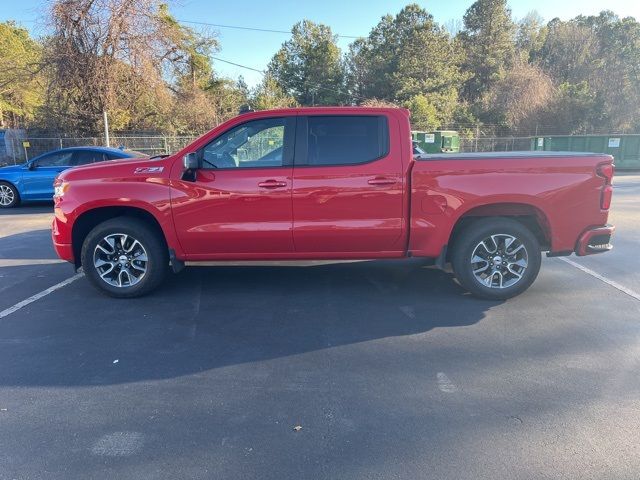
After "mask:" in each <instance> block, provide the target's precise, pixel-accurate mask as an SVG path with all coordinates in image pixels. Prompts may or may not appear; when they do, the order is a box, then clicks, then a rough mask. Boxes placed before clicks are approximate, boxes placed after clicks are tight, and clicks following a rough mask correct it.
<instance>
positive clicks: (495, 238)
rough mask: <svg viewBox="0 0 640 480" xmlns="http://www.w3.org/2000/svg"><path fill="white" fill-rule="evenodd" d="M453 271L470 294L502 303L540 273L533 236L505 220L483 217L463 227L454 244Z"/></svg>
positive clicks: (526, 285)
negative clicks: (501, 301)
mask: <svg viewBox="0 0 640 480" xmlns="http://www.w3.org/2000/svg"><path fill="white" fill-rule="evenodd" d="M451 261H452V265H453V271H454V273H455V275H456V278H457V279H458V281H459V282H460V284H461V285H462V286H463V287H464V288H466V289H467V290H468V291H470V292H471V293H473V294H474V295H476V296H478V297H482V298H487V299H491V300H506V299H507V298H511V297H515V296H516V295H519V294H521V293H522V292H524V291H525V290H526V289H527V288H529V286H531V284H532V283H533V282H534V280H535V279H536V277H537V276H538V272H539V271H540V263H541V252H540V244H539V243H538V240H537V238H536V236H535V235H534V234H533V233H532V232H531V231H530V230H529V229H528V228H527V227H525V226H524V225H523V224H521V223H520V222H518V221H516V220H512V219H509V218H486V219H481V220H477V221H475V222H473V223H472V224H471V225H469V226H468V227H466V228H465V229H464V230H463V231H462V232H460V234H459V235H458V237H457V239H456V240H455V242H454V245H453V250H452V257H451Z"/></svg>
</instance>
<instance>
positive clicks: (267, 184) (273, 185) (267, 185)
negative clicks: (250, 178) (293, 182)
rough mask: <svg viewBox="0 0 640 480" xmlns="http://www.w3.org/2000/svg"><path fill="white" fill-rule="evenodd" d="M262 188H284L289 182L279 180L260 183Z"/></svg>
mask: <svg viewBox="0 0 640 480" xmlns="http://www.w3.org/2000/svg"><path fill="white" fill-rule="evenodd" d="M258 186H259V187H260V188H282V187H286V186H287V182H280V181H278V180H265V181H264V182H260V183H258Z"/></svg>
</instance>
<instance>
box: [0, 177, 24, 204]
mask: <svg viewBox="0 0 640 480" xmlns="http://www.w3.org/2000/svg"><path fill="white" fill-rule="evenodd" d="M0 185H5V186H7V187H9V188H10V189H11V191H12V192H13V202H11V203H10V204H9V205H0V208H14V207H17V206H18V205H20V194H19V193H18V189H17V188H16V187H15V186H14V185H12V184H10V183H9V182H4V181H0Z"/></svg>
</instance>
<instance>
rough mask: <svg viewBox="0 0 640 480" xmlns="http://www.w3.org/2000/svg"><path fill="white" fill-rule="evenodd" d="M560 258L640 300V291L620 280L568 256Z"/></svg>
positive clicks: (559, 258)
mask: <svg viewBox="0 0 640 480" xmlns="http://www.w3.org/2000/svg"><path fill="white" fill-rule="evenodd" d="M558 260H562V261H563V262H566V263H568V264H569V265H571V266H573V267H575V268H577V269H578V270H582V271H583V272H584V273H586V274H588V275H591V276H592V277H594V278H597V279H598V280H600V281H602V282H604V283H606V284H607V285H610V286H612V287H613V288H615V289H617V290H620V291H621V292H622V293H626V294H627V295H629V296H630V297H632V298H635V299H636V300H640V293H638V292H636V291H634V290H631V289H630V288H627V287H625V286H624V285H620V284H619V283H618V282H614V281H613V280H609V279H608V278H607V277H605V276H604V275H600V274H599V273H598V272H594V271H593V270H591V269H590V268H587V267H584V266H582V265H580V264H579V263H578V262H574V261H573V260H569V259H568V258H566V257H558Z"/></svg>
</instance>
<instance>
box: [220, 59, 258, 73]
mask: <svg viewBox="0 0 640 480" xmlns="http://www.w3.org/2000/svg"><path fill="white" fill-rule="evenodd" d="M211 58H212V59H214V60H217V61H218V62H222V63H228V64H229V65H234V66H236V67H240V68H246V69H247V70H251V71H253V72H258V73H260V74H262V75H265V71H264V70H258V69H257V68H253V67H247V66H246V65H241V64H239V63H235V62H231V61H229V60H224V59H222V58H218V57H211Z"/></svg>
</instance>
